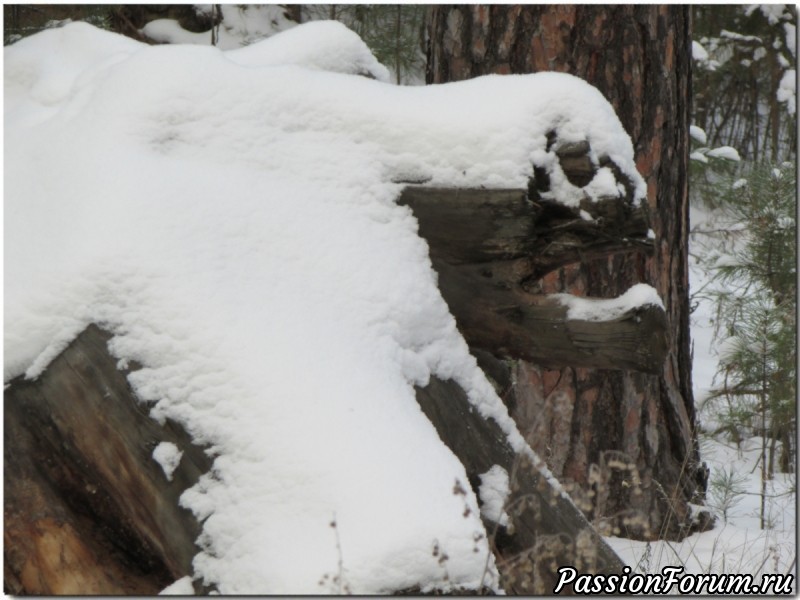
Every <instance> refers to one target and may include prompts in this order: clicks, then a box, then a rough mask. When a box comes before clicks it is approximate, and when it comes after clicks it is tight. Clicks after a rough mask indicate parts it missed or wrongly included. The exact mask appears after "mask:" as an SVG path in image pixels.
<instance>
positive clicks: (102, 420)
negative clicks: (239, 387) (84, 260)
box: [3, 325, 212, 595]
mask: <svg viewBox="0 0 800 600" xmlns="http://www.w3.org/2000/svg"><path fill="white" fill-rule="evenodd" d="M111 337H112V336H111V334H110V333H108V332H106V331H103V330H101V329H100V328H99V327H97V326H96V325H90V326H89V327H88V328H87V329H86V330H84V331H83V332H82V333H81V334H80V335H79V336H78V337H77V338H76V339H75V340H73V342H72V343H71V344H70V345H69V346H68V347H67V348H66V349H65V350H64V351H63V352H62V353H61V354H60V355H59V356H58V357H56V358H55V359H54V360H53V361H52V362H51V363H50V365H49V366H48V368H47V369H46V370H45V371H44V373H42V375H41V376H40V377H39V378H37V379H36V380H32V381H31V380H25V379H24V378H23V377H17V378H15V379H13V380H11V382H9V384H8V385H7V387H6V389H5V392H4V407H3V408H4V443H5V446H4V461H5V464H4V473H3V477H4V489H5V494H4V514H5V521H4V525H5V527H4V541H5V544H4V559H5V562H4V586H5V589H6V590H7V591H8V592H10V593H13V594H45V595H52V594H72V595H76V594H101V595H115V594H116V595H118V594H131V593H133V594H141V595H153V594H157V593H159V592H160V591H161V590H162V589H164V588H165V587H166V586H168V585H170V584H172V583H173V582H174V581H176V580H178V579H180V578H181V577H184V576H186V575H189V576H192V575H193V570H192V560H193V558H194V556H195V555H196V554H197V552H199V551H200V548H199V547H198V546H197V545H196V540H197V539H198V536H199V535H200V532H201V524H200V523H198V521H197V520H196V519H195V517H194V515H193V514H192V513H191V512H190V511H188V510H187V509H184V508H182V507H181V506H180V505H179V498H180V496H181V494H182V493H183V491H184V490H186V489H187V488H189V487H191V486H193V485H194V484H195V483H196V482H197V480H198V479H199V478H200V476H201V475H203V474H204V473H207V472H208V471H209V470H210V468H211V463H212V460H211V458H209V456H207V455H206V453H205V452H204V450H203V449H202V448H200V447H198V446H196V445H194V444H193V443H192V441H191V438H190V436H189V435H188V434H187V433H186V431H185V430H183V428H182V427H181V426H180V425H179V424H177V423H175V422H173V421H171V420H168V421H167V422H166V424H165V426H163V427H162V426H161V425H159V424H158V423H157V422H156V421H155V420H153V419H152V418H150V416H149V414H148V411H147V409H146V407H145V406H144V405H143V404H142V403H141V402H140V401H139V400H138V399H137V398H136V396H135V394H134V393H133V390H132V389H131V388H130V385H129V384H128V381H127V378H126V373H123V372H121V371H119V370H118V369H117V361H116V360H115V359H114V358H113V357H112V356H111V355H110V353H109V351H108V345H107V342H108V340H109V339H110V338H111ZM162 441H168V442H171V443H174V444H175V445H176V446H177V447H178V448H179V449H180V450H181V451H182V452H183V456H182V458H181V461H180V464H179V466H178V467H177V468H176V469H175V471H174V472H173V475H172V480H171V481H169V480H167V478H166V476H165V474H164V472H163V471H162V469H161V467H160V466H159V464H158V463H156V461H155V460H154V459H153V458H152V451H153V448H154V447H155V446H156V445H157V444H158V443H160V442H162ZM193 584H194V586H195V591H196V593H198V594H201V593H208V592H209V591H211V588H208V587H204V586H203V585H202V584H201V583H200V582H196V581H195V582H193Z"/></svg>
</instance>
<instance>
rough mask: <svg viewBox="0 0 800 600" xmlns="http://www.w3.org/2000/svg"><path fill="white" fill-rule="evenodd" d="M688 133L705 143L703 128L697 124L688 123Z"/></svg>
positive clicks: (697, 140)
mask: <svg viewBox="0 0 800 600" xmlns="http://www.w3.org/2000/svg"><path fill="white" fill-rule="evenodd" d="M689 135H690V136H692V139H693V140H695V141H696V142H698V143H700V144H703V145H705V144H706V143H707V142H708V137H707V136H706V132H705V130H704V129H703V128H702V127H698V126H697V125H689Z"/></svg>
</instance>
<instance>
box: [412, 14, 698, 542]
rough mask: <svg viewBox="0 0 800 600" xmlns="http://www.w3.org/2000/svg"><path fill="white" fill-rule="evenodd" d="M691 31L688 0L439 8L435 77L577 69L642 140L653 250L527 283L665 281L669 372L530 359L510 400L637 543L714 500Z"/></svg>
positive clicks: (544, 447)
mask: <svg viewBox="0 0 800 600" xmlns="http://www.w3.org/2000/svg"><path fill="white" fill-rule="evenodd" d="M690 28H691V17H690V10H689V8H688V7H685V6H650V5H648V6H633V5H619V6H581V5H570V6H563V5H542V6H505V5H502V6H501V5H491V6H490V5H472V6H468V5H459V6H436V7H434V8H433V9H432V14H431V19H430V36H429V39H430V46H429V50H428V72H427V79H428V83H444V82H448V81H456V80H462V79H467V78H471V77H476V76H479V75H484V74H490V73H500V74H516V73H532V72H537V71H545V70H553V71H562V72H568V73H571V74H573V75H577V76H579V77H582V78H583V79H585V80H587V81H588V82H589V83H591V84H592V85H594V86H595V87H597V88H598V89H599V90H600V91H601V92H602V93H603V94H604V95H605V96H606V98H607V99H608V100H609V101H610V102H611V104H612V105H613V106H614V108H615V109H616V111H617V114H618V115H619V117H620V120H621V121H622V124H623V126H624V127H625V129H626V131H627V132H628V133H629V135H630V136H631V139H632V140H633V144H634V149H635V155H636V160H637V167H638V169H639V171H640V173H641V174H642V175H643V176H644V178H645V180H646V182H647V186H648V204H649V208H650V215H651V223H652V224H651V226H652V228H653V229H654V231H655V235H656V244H655V251H654V253H653V254H652V255H651V256H648V254H647V253H646V252H644V251H641V252H625V253H620V254H617V255H615V256H611V257H608V258H601V259H597V260H592V259H590V260H584V261H581V262H575V263H574V264H570V265H565V266H561V267H560V268H556V269H553V270H551V271H549V272H547V273H543V274H541V276H540V278H539V279H538V281H536V282H533V285H531V282H528V290H529V291H531V292H533V293H540V294H547V293H553V292H570V293H573V294H576V295H582V296H593V297H612V296H617V295H619V294H620V293H623V292H624V291H625V290H626V289H628V288H629V287H630V286H631V285H633V284H635V283H639V282H646V283H649V284H651V285H653V287H655V288H656V289H657V290H658V292H659V294H660V295H661V297H662V299H663V300H664V304H665V306H666V312H667V356H666V358H665V360H664V361H663V363H662V365H661V368H660V369H659V371H660V373H659V374H658V375H649V374H646V373H642V372H640V371H633V370H622V369H620V370H601V369H591V368H580V367H577V366H568V367H566V368H561V369H557V370H553V369H548V368H546V367H545V366H543V365H541V364H533V363H528V362H525V361H521V360H520V361H518V362H516V363H515V365H514V366H513V369H514V377H513V379H514V380H515V381H516V385H515V386H514V388H513V390H507V391H506V392H507V393H506V398H508V399H509V400H508V401H509V407H510V409H511V410H512V413H513V415H514V417H515V418H516V419H517V422H518V425H519V426H520V429H521V430H522V431H523V433H524V434H525V435H526V438H527V439H528V441H529V442H530V443H531V445H532V447H533V448H534V449H535V450H537V451H538V452H539V453H540V454H541V456H542V457H543V458H545V459H546V461H547V463H548V465H549V466H550V468H551V469H552V471H553V472H554V474H555V475H556V476H557V477H558V478H559V479H561V480H562V481H568V482H569V481H571V482H574V483H575V484H576V487H577V488H582V489H584V490H588V489H590V488H594V491H595V495H594V498H595V500H593V501H592V503H591V505H592V506H591V510H589V513H590V515H591V516H592V517H594V518H595V519H596V520H597V521H598V522H599V523H602V524H605V525H607V526H608V527H609V530H610V531H616V530H620V531H621V532H622V533H624V534H626V535H628V536H632V537H638V538H653V537H667V538H672V539H676V538H680V537H683V536H684V535H685V534H686V533H687V532H688V531H689V529H690V518H689V517H690V515H689V509H688V506H687V502H688V501H697V500H698V499H699V498H701V497H702V495H703V493H704V490H705V485H706V478H707V470H706V469H705V467H704V465H702V464H700V462H699V457H698V451H697V445H696V439H695V435H694V424H695V415H694V406H693V398H692V387H691V357H690V347H689V303H688V269H687V232H688V193H687V192H688V188H687V181H688V150H687V149H688V126H689V121H688V119H689V108H690V106H689V102H690V97H691V95H690V59H691V51H690V45H691V37H690ZM631 466H634V467H635V469H636V471H637V472H638V480H639V481H638V482H636V483H637V485H632V481H631V476H630V474H631V469H630V467H631ZM576 493H578V490H576Z"/></svg>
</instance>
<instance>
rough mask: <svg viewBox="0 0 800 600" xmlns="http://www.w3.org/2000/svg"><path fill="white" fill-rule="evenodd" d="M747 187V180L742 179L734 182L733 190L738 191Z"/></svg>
mask: <svg viewBox="0 0 800 600" xmlns="http://www.w3.org/2000/svg"><path fill="white" fill-rule="evenodd" d="M746 185H747V179H744V178H741V179H737V180H736V181H734V182H733V185H732V186H731V187H733V189H735V190H738V189H741V188H743V187H744V186H746Z"/></svg>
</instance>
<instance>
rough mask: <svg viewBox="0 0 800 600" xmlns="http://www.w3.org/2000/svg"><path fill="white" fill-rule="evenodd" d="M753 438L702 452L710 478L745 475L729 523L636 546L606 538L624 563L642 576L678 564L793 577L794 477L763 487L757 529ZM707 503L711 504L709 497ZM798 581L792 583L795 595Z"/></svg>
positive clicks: (689, 569) (694, 569)
mask: <svg viewBox="0 0 800 600" xmlns="http://www.w3.org/2000/svg"><path fill="white" fill-rule="evenodd" d="M760 445H761V442H760V440H759V439H757V438H749V439H746V440H744V441H743V442H742V444H741V445H740V447H738V448H737V447H735V446H734V445H726V444H723V443H720V442H717V441H713V440H710V439H707V440H706V441H705V442H704V444H703V448H702V455H703V460H705V461H706V462H707V463H708V466H709V468H710V471H711V473H710V478H711V479H712V480H713V478H714V477H715V475H716V474H717V473H719V472H722V471H723V470H730V469H731V467H733V468H734V471H735V472H736V473H739V474H741V475H742V476H743V478H744V480H743V483H742V488H741V490H742V491H741V493H739V494H738V495H737V496H736V497H735V501H734V503H733V506H732V507H731V508H730V509H729V510H728V516H727V521H726V520H725V519H723V518H721V517H719V518H718V521H717V523H716V525H715V527H714V528H713V529H712V530H710V531H706V532H703V533H695V534H693V535H691V536H689V537H687V538H685V539H684V540H682V541H680V542H663V541H657V542H649V543H648V542H639V541H634V540H628V539H622V538H614V537H610V538H605V540H606V542H608V543H609V545H610V546H611V547H612V548H613V549H614V551H616V552H617V554H619V556H620V558H622V559H623V561H625V562H626V563H627V564H629V565H631V566H634V567H637V568H636V571H638V572H643V573H658V572H660V571H661V569H662V567H664V566H672V565H680V566H683V567H684V568H685V570H686V573H695V574H700V573H736V574H750V575H752V576H753V580H754V582H756V583H758V582H759V581H761V576H762V575H764V574H768V573H781V574H783V573H795V572H796V571H795V564H794V560H795V556H796V542H795V528H796V512H795V504H794V493H791V492H790V490H791V489H792V485H793V484H792V480H793V476H788V475H784V474H776V476H775V479H774V480H772V481H769V482H768V485H767V495H768V499H767V500H768V502H767V517H768V521H769V524H770V525H771V527H770V528H768V529H763V530H762V529H761V528H760V525H759V510H760V496H759V494H760V486H761V481H760V472H759V470H758V467H757V463H758V460H759V456H760V452H761V448H760ZM709 504H714V499H713V496H710V498H709ZM796 590H797V582H796V581H795V582H794V583H793V593H796Z"/></svg>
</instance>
